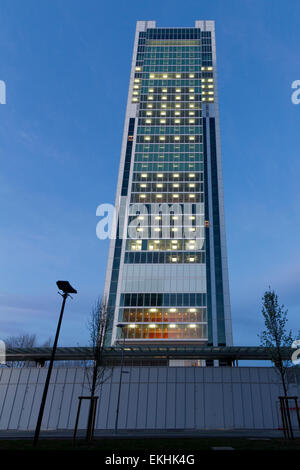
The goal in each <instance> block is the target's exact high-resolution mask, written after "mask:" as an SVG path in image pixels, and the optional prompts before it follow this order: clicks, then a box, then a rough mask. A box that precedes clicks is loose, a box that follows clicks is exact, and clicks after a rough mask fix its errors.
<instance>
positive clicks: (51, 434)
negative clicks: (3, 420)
mask: <svg viewBox="0 0 300 470" xmlns="http://www.w3.org/2000/svg"><path fill="white" fill-rule="evenodd" d="M33 435H34V432H33V431H15V430H9V431H0V439H1V440H3V439H5V440H7V439H13V440H16V439H22V440H23V439H32V438H33ZM40 436H41V438H43V439H72V437H73V430H53V431H42V432H41V435H40ZM84 436H85V431H83V430H80V431H78V437H84ZM294 436H295V437H296V438H300V431H296V430H295V431H294ZM95 437H96V438H97V437H98V438H110V439H113V438H116V439H122V438H124V439H128V438H131V437H132V438H135V439H138V438H141V439H144V438H145V437H147V439H151V438H158V437H165V438H172V437H174V438H178V437H198V438H208V437H222V438H234V437H236V438H238V437H239V438H245V439H251V440H254V439H255V440H256V439H257V440H264V439H272V438H273V439H274V438H279V439H280V438H282V437H283V432H282V431H280V430H277V429H231V430H230V429H228V430H227V429H226V430H223V429H216V430H182V429H173V430H168V431H166V430H143V429H140V430H131V431H127V430H126V431H125V430H119V431H118V432H117V433H115V431H114V430H111V431H110V430H96V431H95Z"/></svg>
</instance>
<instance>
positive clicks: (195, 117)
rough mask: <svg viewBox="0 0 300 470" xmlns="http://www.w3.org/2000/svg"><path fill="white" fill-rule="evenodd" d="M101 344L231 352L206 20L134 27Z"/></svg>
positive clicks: (212, 53)
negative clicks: (206, 347) (174, 25)
mask: <svg viewBox="0 0 300 470" xmlns="http://www.w3.org/2000/svg"><path fill="white" fill-rule="evenodd" d="M115 207H116V210H117V212H118V219H117V223H116V227H115V232H114V234H113V235H114V237H113V238H112V240H111V243H110V250H109V257H108V265H107V274H106V282H105V289H104V296H105V298H106V300H107V303H108V308H109V310H108V311H109V324H110V327H111V328H110V329H109V332H108V334H107V338H106V344H107V345H114V344H115V343H116V341H118V339H119V338H120V337H122V338H124V341H126V343H128V344H141V343H142V344H145V343H146V344H149V343H156V344H157V343H158V344H191V343H195V342H196V343H198V344H199V343H200V344H203V345H205V344H206V345H214V346H217V345H219V346H221V345H223V346H224V345H229V346H230V345H232V328H231V314H230V300H229V285H228V268H227V254H226V240H225V223H224V207H223V188H222V170H221V153H220V137H219V113H218V93H217V66H216V46H215V31H214V22H213V21H196V22H195V27H193V28H157V27H156V24H155V21H138V22H137V28H136V35H135V42H134V51H133V59H132V67H131V75H130V84H129V95H128V102H127V109H126V117H125V124H124V135H123V143H122V151H121V162H120V170H119V178H118V186H117V194H116V203H115Z"/></svg>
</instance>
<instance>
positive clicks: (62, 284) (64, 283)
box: [56, 281, 77, 294]
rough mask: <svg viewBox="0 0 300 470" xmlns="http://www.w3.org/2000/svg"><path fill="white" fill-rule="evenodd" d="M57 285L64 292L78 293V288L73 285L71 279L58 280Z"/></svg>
mask: <svg viewBox="0 0 300 470" xmlns="http://www.w3.org/2000/svg"><path fill="white" fill-rule="evenodd" d="M56 285H57V287H58V288H59V290H61V291H63V293H64V294H77V290H76V289H74V288H73V287H72V286H71V284H70V283H69V281H57V282H56Z"/></svg>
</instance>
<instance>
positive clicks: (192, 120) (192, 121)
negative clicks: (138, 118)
mask: <svg viewBox="0 0 300 470" xmlns="http://www.w3.org/2000/svg"><path fill="white" fill-rule="evenodd" d="M150 122H151V121H150ZM189 123H190V124H194V123H195V119H189Z"/></svg>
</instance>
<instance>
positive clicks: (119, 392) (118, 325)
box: [115, 323, 127, 432]
mask: <svg viewBox="0 0 300 470" xmlns="http://www.w3.org/2000/svg"><path fill="white" fill-rule="evenodd" d="M126 325H127V323H118V324H117V328H122V335H123V347H122V356H121V368H120V380H119V391H118V401H117V411H116V420H115V432H117V429H118V419H119V408H120V396H121V384H122V374H123V363H124V349H125V333H124V331H123V327H124V326H126Z"/></svg>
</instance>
